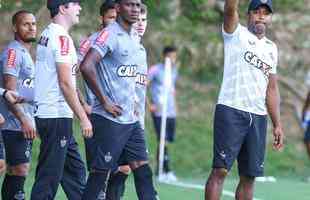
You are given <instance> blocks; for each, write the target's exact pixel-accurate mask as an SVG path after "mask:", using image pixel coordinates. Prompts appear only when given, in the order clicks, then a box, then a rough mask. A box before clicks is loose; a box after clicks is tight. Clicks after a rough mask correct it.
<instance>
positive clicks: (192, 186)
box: [160, 181, 262, 200]
mask: <svg viewBox="0 0 310 200" xmlns="http://www.w3.org/2000/svg"><path fill="white" fill-rule="evenodd" d="M160 183H164V184H167V185H173V186H177V187H183V188H190V189H197V190H204V189H205V186H204V185H199V184H192V183H184V182H181V181H160ZM222 194H223V195H225V196H228V197H232V198H235V193H233V192H231V191H227V190H223V192H222ZM253 200H262V199H258V198H254V199H253Z"/></svg>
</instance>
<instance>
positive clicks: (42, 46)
mask: <svg viewBox="0 0 310 200" xmlns="http://www.w3.org/2000/svg"><path fill="white" fill-rule="evenodd" d="M47 8H48V9H49V11H50V14H51V18H52V23H50V24H49V25H48V26H47V27H46V28H45V29H44V31H43V32H42V34H41V36H40V39H39V42H38V47H37V60H36V77H35V82H36V87H35V101H36V107H37V108H36V112H35V116H36V117H35V121H36V126H37V131H38V134H39V136H40V139H41V145H40V154H39V159H38V166H37V169H36V177H35V183H34V185H33V188H32V192H31V199H32V200H42V199H54V197H55V195H56V192H57V189H58V186H59V183H60V184H61V186H62V188H63V189H64V192H65V193H66V195H67V198H68V199H74V200H79V199H81V196H82V193H83V189H84V187H85V182H86V169H85V166H84V163H83V161H82V159H81V156H80V154H79V151H78V144H77V142H76V141H75V138H74V137H73V130H72V128H73V127H72V125H73V124H72V123H73V114H75V115H76V116H77V118H78V119H79V121H80V125H81V129H82V134H83V136H84V137H91V136H92V125H91V123H90V121H89V119H88V117H87V114H86V112H85V111H84V109H83V107H82V106H81V104H80V102H79V99H78V95H77V92H76V82H75V76H76V71H77V70H76V68H77V63H78V61H77V55H76V49H75V47H74V44H73V40H72V38H71V37H70V35H69V33H68V31H69V30H70V28H71V27H72V26H73V25H74V24H77V23H78V22H79V15H80V11H81V6H80V1H79V0H50V1H48V2H47Z"/></svg>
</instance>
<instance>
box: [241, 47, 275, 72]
mask: <svg viewBox="0 0 310 200" xmlns="http://www.w3.org/2000/svg"><path fill="white" fill-rule="evenodd" d="M244 59H245V61H246V62H247V63H249V64H250V65H252V66H254V67H256V68H257V69H260V70H261V71H262V72H263V73H264V74H265V76H269V72H270V70H271V69H272V67H271V66H270V65H268V64H267V63H265V62H264V61H263V60H262V59H260V58H259V57H258V56H257V55H255V54H254V53H253V52H250V51H247V52H245V54H244Z"/></svg>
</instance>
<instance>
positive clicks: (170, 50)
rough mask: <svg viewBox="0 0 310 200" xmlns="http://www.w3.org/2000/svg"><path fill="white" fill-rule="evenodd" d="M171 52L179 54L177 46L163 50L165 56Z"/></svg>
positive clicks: (166, 47)
mask: <svg viewBox="0 0 310 200" xmlns="http://www.w3.org/2000/svg"><path fill="white" fill-rule="evenodd" d="M171 52H177V48H176V47H175V46H165V48H164V50H163V55H164V56H165V55H167V54H168V53H171Z"/></svg>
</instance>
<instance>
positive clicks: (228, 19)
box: [224, 0, 239, 33]
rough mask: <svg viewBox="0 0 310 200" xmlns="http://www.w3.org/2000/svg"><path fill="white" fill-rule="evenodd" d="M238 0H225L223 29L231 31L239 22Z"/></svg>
mask: <svg viewBox="0 0 310 200" xmlns="http://www.w3.org/2000/svg"><path fill="white" fill-rule="evenodd" d="M238 5H239V0H226V1H225V6H224V30H225V32H226V33H233V32H234V31H235V30H236V28H237V25H238V23H239V14H238Z"/></svg>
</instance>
